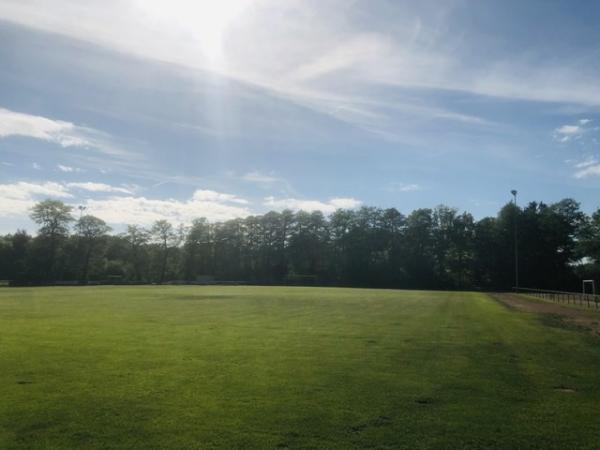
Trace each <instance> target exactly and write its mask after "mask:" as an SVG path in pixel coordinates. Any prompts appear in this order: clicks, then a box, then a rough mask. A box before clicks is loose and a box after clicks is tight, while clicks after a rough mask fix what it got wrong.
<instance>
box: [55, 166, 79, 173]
mask: <svg viewBox="0 0 600 450" xmlns="http://www.w3.org/2000/svg"><path fill="white" fill-rule="evenodd" d="M56 168H57V169H58V170H60V171H61V172H81V169H79V168H78V167H71V166H63V165H62V164H57V165H56Z"/></svg>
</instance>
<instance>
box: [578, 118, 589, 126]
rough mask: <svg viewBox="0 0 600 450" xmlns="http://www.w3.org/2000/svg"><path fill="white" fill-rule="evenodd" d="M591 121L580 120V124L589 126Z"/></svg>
mask: <svg viewBox="0 0 600 450" xmlns="http://www.w3.org/2000/svg"><path fill="white" fill-rule="evenodd" d="M590 122H591V120H590V119H579V123H580V124H581V125H587V124H588V123H590Z"/></svg>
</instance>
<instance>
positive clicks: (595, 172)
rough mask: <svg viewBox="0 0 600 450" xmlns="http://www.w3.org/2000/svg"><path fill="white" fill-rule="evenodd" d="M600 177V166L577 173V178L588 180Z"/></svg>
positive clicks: (590, 167) (588, 167)
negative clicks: (588, 178)
mask: <svg viewBox="0 0 600 450" xmlns="http://www.w3.org/2000/svg"><path fill="white" fill-rule="evenodd" d="M598 175H600V164H596V165H592V166H587V167H586V168H585V169H582V170H579V171H577V172H575V178H587V177H592V176H598Z"/></svg>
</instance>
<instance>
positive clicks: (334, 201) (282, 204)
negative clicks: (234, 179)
mask: <svg viewBox="0 0 600 450" xmlns="http://www.w3.org/2000/svg"><path fill="white" fill-rule="evenodd" d="M361 203H362V202H361V201H359V200H356V199H354V198H348V197H335V198H331V199H329V200H328V201H326V202H323V201H319V200H301V199H297V198H281V199H277V198H275V197H272V196H270V197H265V199H264V202H263V205H264V206H266V207H268V208H272V209H276V210H282V209H292V210H304V211H316V210H318V211H322V212H323V213H326V214H329V213H332V212H334V211H335V210H337V209H340V208H341V209H352V208H357V207H359V206H360V205H361Z"/></svg>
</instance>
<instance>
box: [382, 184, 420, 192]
mask: <svg viewBox="0 0 600 450" xmlns="http://www.w3.org/2000/svg"><path fill="white" fill-rule="evenodd" d="M422 189H423V188H422V187H421V185H419V184H416V183H400V182H394V183H391V184H390V185H388V187H387V189H386V190H388V191H391V192H414V191H420V190H422Z"/></svg>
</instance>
